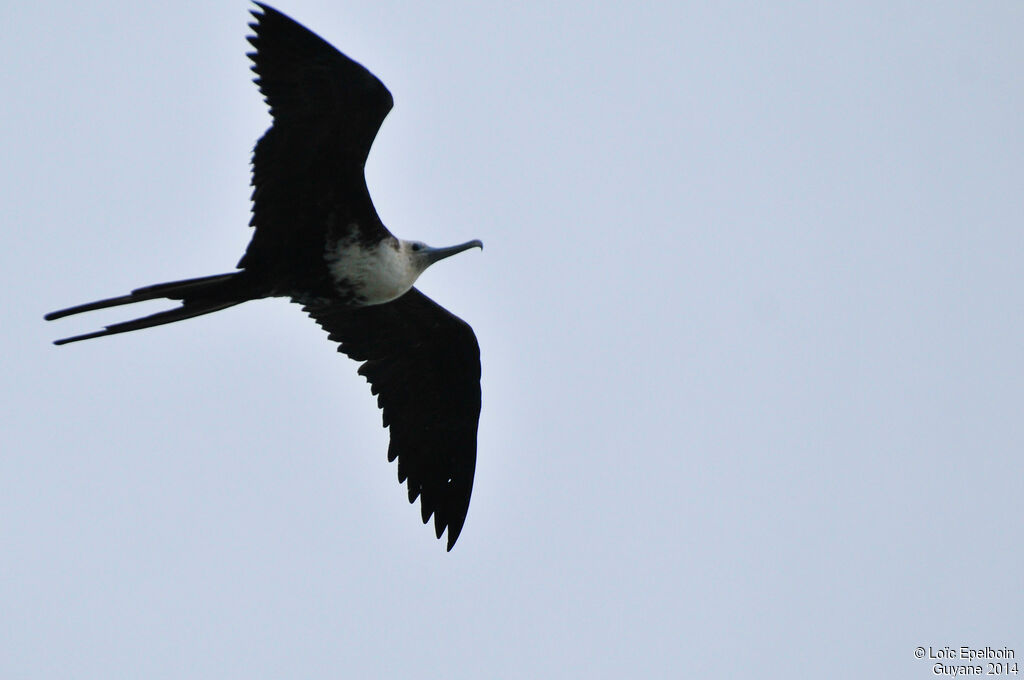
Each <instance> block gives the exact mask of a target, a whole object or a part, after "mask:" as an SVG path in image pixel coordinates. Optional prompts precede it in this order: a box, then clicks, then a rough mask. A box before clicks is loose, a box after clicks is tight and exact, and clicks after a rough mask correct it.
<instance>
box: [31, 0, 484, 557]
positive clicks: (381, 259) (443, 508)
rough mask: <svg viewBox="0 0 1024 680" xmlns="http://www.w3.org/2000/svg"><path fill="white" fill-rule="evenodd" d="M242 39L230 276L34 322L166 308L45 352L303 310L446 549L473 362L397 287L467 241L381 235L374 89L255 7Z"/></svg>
mask: <svg viewBox="0 0 1024 680" xmlns="http://www.w3.org/2000/svg"><path fill="white" fill-rule="evenodd" d="M256 4H257V5H258V6H259V8H260V11H254V12H253V16H255V17H256V22H255V23H253V24H250V26H251V27H252V28H253V29H254V30H255V35H254V36H251V37H250V38H249V41H250V42H251V43H252V45H253V46H254V47H255V49H256V51H255V52H253V53H251V54H250V55H249V56H250V58H251V59H252V60H253V63H254V65H253V70H254V71H255V72H256V74H257V76H258V77H257V79H256V82H257V83H258V84H259V86H260V90H261V91H262V92H263V94H264V96H265V97H266V100H267V103H268V104H269V105H270V112H271V115H272V117H273V120H274V122H273V125H272V126H271V127H270V128H269V129H268V130H267V132H266V133H265V134H264V135H263V136H262V137H261V138H260V140H259V142H257V144H256V149H255V151H254V153H253V216H252V220H251V222H250V224H251V226H253V227H255V231H254V232H253V237H252V240H251V241H250V243H249V246H248V247H247V249H246V252H245V255H244V256H243V257H242V259H241V261H240V262H239V263H238V269H237V271H234V272H230V273H226V274H218V275H214V276H206V277H200V278H196V279H186V280H182V281H173V282H169V283H162V284H156V285H153V286H147V287H145V288H139V289H137V290H134V291H132V293H130V294H128V295H124V296H120V297H115V298H109V299H105V300H99V301H96V302H91V303H87V304H83V305H78V306H76V307H71V308H68V309H64V310H60V311H57V312H53V313H51V314H48V315H47V317H46V318H47V319H57V318H61V317H64V316H69V315H72V314H78V313H81V312H86V311H91V310H95V309H103V308H106V307H113V306H118V305H124V304H130V303H133V302H139V301H143V300H152V299H161V298H166V299H171V300H180V301H181V306H179V307H176V308H174V309H171V310H167V311H165V312H159V313H157V314H153V315H151V316H147V317H143V318H141V319H135V320H133V321H127V322H123V323H118V324H113V325H111V326H108V327H106V328H105V329H104V330H102V331H97V332H94V333H88V334H85V335H79V336H75V337H71V338H66V339H64V340H58V341H57V344H66V343H69V342H76V341H79V340H86V339H89V338H95V337H101V336H105V335H113V334H116V333H124V332H127V331H133V330H138V329H141V328H149V327H151V326H158V325H162V324H166V323H171V322H174V321H180V320H182V319H187V318H191V317H194V316H199V315H202V314H208V313H210V312H215V311H219V310H221V309H225V308H227V307H230V306H233V305H236V304H239V303H242V302H246V301H248V300H254V299H259V298H264V297H286V298H289V299H291V300H292V301H294V302H297V303H299V304H301V305H303V309H304V311H306V312H307V313H308V314H309V315H310V316H312V317H313V318H314V319H315V320H316V321H317V323H319V324H320V325H321V326H322V327H323V328H324V329H325V330H326V331H327V332H328V333H329V334H330V338H331V339H332V340H334V341H337V342H339V343H340V345H341V346H340V347H339V350H340V351H342V352H345V353H346V354H348V355H349V356H350V357H352V358H353V359H356V360H358V361H362V362H364V363H363V365H362V367H361V368H360V370H359V372H360V374H362V375H364V376H365V377H366V378H367V380H368V381H369V382H370V383H371V387H372V391H373V393H374V394H376V395H377V396H378V403H379V405H380V406H381V408H382V409H383V411H384V425H385V426H386V427H389V429H390V432H391V444H390V446H389V450H388V459H389V460H392V461H393V460H395V459H396V458H397V459H398V476H399V481H407V483H408V490H409V500H410V502H412V501H415V500H416V498H420V502H421V510H422V513H421V514H422V518H423V521H424V522H426V521H428V519H429V518H430V517H431V516H433V517H434V525H435V530H436V533H437V536H438V538H440V537H441V535H442V533H443V532H444V530H445V529H446V528H447V530H448V549H449V550H451V548H452V546H453V545H454V544H455V540H456V539H457V538H458V535H459V532H460V531H461V529H462V524H463V522H464V520H465V515H466V510H467V509H468V507H469V498H470V493H471V491H472V485H473V473H474V469H475V462H476V429H477V422H478V420H479V414H480V358H479V357H480V355H479V348H478V346H477V342H476V337H475V335H474V334H473V331H472V329H470V327H469V326H468V325H467V324H466V323H465V322H463V321H462V320H461V319H459V318H457V317H455V316H454V315H452V314H451V313H449V312H448V311H447V310H445V309H444V308H442V307H440V306H438V305H437V304H436V303H434V302H433V301H431V300H430V299H429V298H427V297H426V296H424V295H423V294H422V293H420V292H419V291H417V290H416V289H415V288H413V284H414V283H415V282H416V279H417V278H418V277H419V275H420V274H421V273H423V271H424V270H425V269H426V268H427V267H429V266H430V265H431V264H433V263H434V262H437V261H438V260H440V259H443V258H445V257H448V256H450V255H454V254H456V253H458V252H462V251H464V250H467V249H469V248H473V247H483V246H482V244H481V243H480V242H479V241H469V242H467V243H464V244H461V245H458V246H452V247H450V248H430V247H429V246H426V245H425V244H423V243H420V242H418V241H405V240H402V239H398V238H396V237H395V236H393V235H392V234H391V233H390V232H389V231H388V230H387V229H386V228H385V227H384V225H383V224H382V223H381V220H380V218H379V217H378V215H377V211H376V210H375V208H374V206H373V202H372V201H371V199H370V194H369V190H368V189H367V187H366V180H365V177H364V173H363V167H364V164H365V162H366V157H367V154H368V153H369V150H370V146H371V145H372V143H373V139H374V137H375V136H376V134H377V130H378V128H379V127H380V125H381V123H382V122H383V120H384V117H385V116H386V115H387V114H388V112H389V111H390V110H391V106H392V101H393V100H392V97H391V94H390V92H388V90H387V88H385V87H384V85H383V84H382V83H381V82H380V81H379V80H378V79H377V78H376V77H375V76H373V74H371V73H370V72H369V71H367V70H366V69H365V68H363V67H362V66H360V65H359V64H357V63H356V62H354V61H352V60H351V59H349V58H348V57H346V56H344V55H343V54H341V53H340V52H338V51H337V50H336V49H334V48H333V47H332V46H331V45H329V44H328V43H327V42H325V41H324V40H322V39H321V38H320V37H318V36H317V35H316V34H314V33H312V32H311V31H309V30H308V29H306V28H304V27H303V26H301V25H300V24H298V23H296V22H295V21H293V20H292V19H290V18H288V17H286V16H285V15H283V14H281V13H280V12H277V11H276V10H274V9H272V8H270V7H268V6H266V5H263V4H260V3H256Z"/></svg>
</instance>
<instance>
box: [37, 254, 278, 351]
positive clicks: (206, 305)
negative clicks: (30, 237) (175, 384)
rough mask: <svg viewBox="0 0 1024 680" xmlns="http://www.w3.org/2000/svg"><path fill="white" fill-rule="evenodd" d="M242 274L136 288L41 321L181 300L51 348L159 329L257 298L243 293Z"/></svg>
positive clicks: (203, 277) (244, 288)
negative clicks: (121, 306)
mask: <svg viewBox="0 0 1024 680" xmlns="http://www.w3.org/2000/svg"><path fill="white" fill-rule="evenodd" d="M244 274H245V272H232V273H230V274H215V275H214V276H202V277H199V278H197V279H185V280H183V281H170V282H168V283H157V284H155V285H152V286H146V287H145V288H138V289H136V290H133V291H132V292H131V293H129V294H128V295H122V296H121V297H115V298H107V299H106V300H97V301H96V302H87V303H85V304H83V305H76V306H75V307H68V308H67V309H61V310H58V311H56V312H50V313H49V314H47V315H46V316H45V317H44V318H45V319H46V320H47V321H53V320H54V319H60V318H63V317H65V316H71V315H72V314H81V313H82V312H91V311H93V310H95V309H105V308H107V307H117V306H119V305H130V304H132V303H133V302H143V301H145V300H159V299H168V300H181V306H180V307H176V308H174V309H168V310H167V311H164V312H157V313H156V314H151V315H149V316H144V317H142V318H140V319H134V320H132V321H124V322H122V323H115V324H113V325H110V326H107V327H106V328H104V329H103V330H101V331H96V332H94V333H86V334H84V335H76V336H74V337H70V338H63V339H62V340H56V341H55V342H54V343H53V344H55V345H66V344H67V343H69V342H78V341H79V340H89V339H90V338H99V337H103V336H104V335H114V334H116V333H127V332H128V331H137V330H140V329H142V328H150V327H152V326H161V325H163V324H165V323H173V322H175V321H181V320H183V319H191V318H192V317H194V316H201V315H203V314H209V313H210V312H217V311H220V310H222V309H227V308H228V307H232V306H234V305H237V304H240V303H242V302H245V301H247V300H251V299H253V298H255V297H259V296H257V295H253V294H252V291H247V290H246V289H247V286H245V285H244V282H243V281H244V280H243V278H242V277H243V275H244Z"/></svg>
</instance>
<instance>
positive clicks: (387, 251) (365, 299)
mask: <svg viewBox="0 0 1024 680" xmlns="http://www.w3.org/2000/svg"><path fill="white" fill-rule="evenodd" d="M324 258H325V259H326V261H327V268H328V269H329V270H330V272H331V276H332V277H333V278H334V280H335V281H336V282H337V283H338V285H339V286H340V287H341V288H344V289H347V290H350V291H351V292H352V294H353V295H355V297H356V299H357V301H358V302H359V303H361V304H364V305H379V304H383V303H385V302H390V301H391V300H394V299H395V298H398V297H401V296H402V295H404V294H405V293H406V292H408V290H409V289H410V288H412V284H414V283H415V282H416V275H417V273H416V272H414V271H413V269H412V267H410V266H409V260H408V258H407V257H405V254H404V253H402V251H401V250H399V245H398V243H396V242H394V241H391V240H386V241H382V242H380V243H379V244H377V245H375V246H373V247H369V248H364V247H363V246H362V245H360V243H359V242H358V240H357V239H351V240H347V241H339V242H338V243H336V244H334V247H332V248H329V249H328V250H327V252H326V253H325V254H324Z"/></svg>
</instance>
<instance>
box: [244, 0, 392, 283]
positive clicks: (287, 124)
mask: <svg viewBox="0 0 1024 680" xmlns="http://www.w3.org/2000/svg"><path fill="white" fill-rule="evenodd" d="M256 4H257V5H258V6H259V8H260V11H253V13H252V14H253V16H254V17H255V18H256V21H255V22H254V23H251V24H249V26H250V27H251V28H252V29H253V31H254V32H255V35H252V36H250V37H249V42H250V43H251V44H252V46H253V47H254V48H255V52H252V53H250V54H249V58H250V59H252V62H253V66H252V70H253V71H254V72H255V73H256V75H257V77H256V79H255V82H256V84H258V85H259V88H260V92H262V93H263V95H264V97H265V98H266V101H267V104H268V105H269V107H270V114H271V116H272V117H273V119H274V123H273V125H272V126H271V127H270V129H268V130H267V132H266V133H265V134H264V135H263V137H262V138H260V140H259V142H258V143H257V144H256V149H255V151H254V153H253V177H252V183H253V215H252V221H251V223H250V224H251V226H254V227H256V232H255V233H254V234H253V238H252V242H251V243H250V244H249V247H248V249H247V250H246V253H245V256H244V257H243V258H242V261H241V262H240V263H239V266H240V267H263V268H264V269H269V270H271V271H272V270H273V268H274V266H275V265H276V264H278V263H280V262H282V261H304V262H319V261H320V260H321V259H322V258H323V248H324V242H325V236H326V232H327V231H328V230H329V229H338V230H344V229H347V228H348V227H349V225H351V224H357V225H359V228H360V231H361V233H362V234H363V235H364V236H365V237H367V238H379V237H381V236H384V235H386V233H387V232H386V230H385V229H384V226H383V225H382V224H381V223H380V219H379V218H378V217H377V213H376V211H375V210H374V208H373V203H372V201H371V200H370V194H369V192H368V191H367V189H366V180H365V178H364V176H363V166H364V165H365V163H366V157H367V154H369V152H370V147H371V145H372V144H373V140H374V138H375V137H376V136H377V131H378V130H379V129H380V126H381V123H382V122H384V118H385V116H387V115H388V112H389V111H390V110H391V107H392V105H393V103H394V100H393V99H392V97H391V93H390V92H388V89H387V88H386V87H384V84H383V83H381V82H380V81H379V80H378V79H377V78H376V77H375V76H374V75H373V74H372V73H370V72H369V71H367V70H366V69H365V68H363V67H362V66H361V65H360V64H358V63H356V62H354V61H352V60H351V59H349V58H348V57H346V56H345V55H344V54H342V53H341V52H339V51H338V50H337V49H335V48H334V47H332V46H331V45H330V44H329V43H328V42H326V41H325V40H323V39H322V38H321V37H320V36H318V35H316V34H315V33H313V32H312V31H310V30H309V29H307V28H306V27H305V26H302V25H301V24H299V23H298V22H296V21H294V20H293V19H291V18H289V17H287V16H285V15H284V14H281V13H280V12H278V11H277V10H275V9H273V8H272V7H268V6H267V5H264V4H261V3H256ZM282 253H287V254H288V255H289V257H282ZM281 274H285V273H284V272H281Z"/></svg>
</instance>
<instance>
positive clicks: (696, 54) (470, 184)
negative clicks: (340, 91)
mask: <svg viewBox="0 0 1024 680" xmlns="http://www.w3.org/2000/svg"><path fill="white" fill-rule="evenodd" d="M279 8H280V9H282V10H283V11H285V12H286V13H288V14H290V15H292V16H293V17H295V18H296V19H298V20H299V21H301V22H303V23H304V24H306V25H307V26H309V27H311V28H312V29H313V30H315V31H317V32H318V33H320V34H321V35H323V36H324V37H325V38H326V39H328V40H329V41H330V42H332V43H333V44H335V45H336V46H338V47H339V48H341V49H342V50H343V51H345V52H346V53H348V54H349V55H350V56H352V57H353V58H355V59H356V60H358V61H360V62H362V63H363V64H365V65H366V66H367V67H368V68H370V70H372V71H373V72H374V73H376V74H377V75H378V76H379V77H380V78H381V79H382V80H383V81H384V82H385V83H386V84H387V86H388V87H389V88H390V89H391V91H392V93H393V94H394V97H395V102H396V104H395V108H394V110H393V111H392V112H391V114H390V116H389V117H388V119H387V120H386V121H385V123H384V125H383V127H382V130H381V133H380V135H379V137H378V139H377V142H376V144H375V145H374V148H373V151H372V153H371V155H370V160H369V164H368V168H367V175H368V181H369V185H370V190H371V192H372V194H373V197H374V200H375V202H376V205H377V208H378V211H379V212H380V214H381V216H382V218H383V219H384V222H385V224H387V225H388V226H389V227H390V228H391V229H392V231H394V232H395V233H396V234H398V235H399V236H402V237H406V238H416V239H422V240H424V241H427V242H428V243H431V244H435V245H446V244H451V243H459V242H462V241H465V240H468V239H470V238H480V239H482V240H483V241H484V243H485V244H486V249H485V250H484V251H483V252H482V253H481V252H477V251H474V252H472V253H467V254H464V255H460V256H459V257H457V258H454V259H452V260H448V261H446V262H444V263H443V264H442V265H439V266H437V267H436V268H434V269H431V270H430V271H429V272H428V273H427V274H425V275H424V276H423V278H422V279H421V280H420V284H419V287H420V288H421V289H422V290H423V291H424V292H426V293H427V294H428V295H430V296H432V297H434V298H435V299H436V300H438V301H439V302H440V303H442V304H443V305H445V306H446V307H448V308H449V309H451V310H452V311H453V312H455V313H456V314H458V315H460V316H461V317H463V318H464V319H466V320H467V321H468V322H469V323H471V324H472V326H473V328H474V329H475V331H476V333H477V335H478V337H479V341H480V345H481V348H482V357H483V394H484V397H483V398H484V407H483V414H482V418H481V422H480V448H479V461H478V466H477V476H476V484H475V488H474V494H473V502H472V506H471V508H470V513H469V518H468V520H467V523H466V526H465V529H464V531H463V533H462V536H461V538H460V540H459V543H458V544H457V545H456V547H455V550H454V551H453V552H452V553H450V554H447V553H445V551H444V544H443V543H442V542H440V541H437V540H435V539H434V537H433V534H432V532H431V530H430V529H429V528H426V527H424V526H422V525H421V524H420V521H419V508H418V506H415V507H413V506H410V505H408V504H407V502H406V500H405V492H404V490H403V489H402V488H401V487H399V485H398V483H397V481H396V472H395V467H394V465H389V464H388V463H387V461H386V455H385V452H386V448H387V432H386V431H385V430H383V429H382V428H381V427H380V415H379V413H378V411H377V410H376V407H375V402H374V399H373V398H372V397H371V396H370V394H369V389H368V387H367V386H366V384H365V383H364V381H363V379H362V378H360V377H359V376H357V375H356V368H357V365H356V364H355V363H354V362H352V361H350V360H348V359H346V358H345V357H344V356H342V355H340V354H338V353H337V352H336V351H335V347H334V346H333V345H332V344H331V343H329V342H328V341H327V340H326V335H325V334H324V333H323V332H322V331H321V330H320V329H319V328H318V327H317V326H316V325H315V324H314V323H313V322H312V321H311V320H310V319H308V318H306V317H305V316H304V315H303V314H301V313H300V311H299V308H298V307H297V306H295V305H290V304H288V303H286V302H285V301H280V300H275V301H261V302H257V303H250V304H247V305H244V306H242V307H237V308H234V309H231V310H228V311H225V312H221V313H218V314H216V315H212V316H208V317H204V318H200V319H195V320H192V321H188V322H184V323H180V324H176V325H173V326H165V327H163V328H160V329H154V330H148V331H144V332H141V333H134V334H127V335H121V336H118V337H116V338H107V339H103V340H97V341H91V342H88V343H82V344H78V345H72V346H69V347H63V348H56V347H53V346H52V345H51V344H50V342H51V341H52V340H54V339H56V338H58V337H65V336H68V335H73V334H76V333H80V332H86V331H90V330H94V329H96V328H99V327H101V326H102V325H104V324H105V323H110V322H113V321H120V320H124V319H126V318H133V317H134V316H139V315H142V314H145V313H150V312H152V311H155V310H157V309H159V308H161V307H160V305H159V304H152V305H149V306H142V307H141V308H135V309H132V308H123V309H119V310H108V311H107V312H98V313H94V314H90V315H86V316H83V317H76V318H72V319H66V320H62V321H60V322H55V323H46V322H44V321H43V320H42V316H43V314H44V313H45V312H47V311H51V310H53V309H57V308H61V307H65V306H68V305H71V304H75V303H79V302H84V301H88V300H93V299H96V298H101V297H107V296H112V295H119V294H123V293H125V292H127V291H129V290H131V289H132V288H134V287H138V286H141V285H145V284H150V283H155V282H160V281H166V280H173V279H178V278H184V277H191V276H199V275H204V274H212V273H218V272H223V271H228V270H230V269H231V268H232V267H233V266H234V264H235V263H236V262H237V260H238V258H239V257H240V255H241V253H242V251H243V249H244V247H245V244H246V243H247V242H248V239H249V230H248V228H247V227H246V224H247V221H248V217H249V215H248V211H249V187H248V181H249V175H248V173H249V165H248V162H249V155H250V152H251V149H252V145H253V143H254V142H255V140H256V138H257V137H258V136H259V135H260V134H262V132H263V131H264V129H265V128H266V127H267V125H268V124H269V117H268V115H267V113H266V110H265V107H264V105H263V103H262V101H261V99H260V96H259V95H258V93H257V91H256V88H255V87H254V86H253V85H252V84H251V82H250V77H251V74H250V73H249V71H248V62H247V59H246V57H245V52H246V51H247V48H248V45H247V43H246V42H245V36H246V35H247V33H248V29H247V28H246V22H247V21H248V19H249V17H248V15H247V13H246V12H247V10H248V9H249V6H247V5H246V4H245V3H244V2H242V1H241V0H238V1H234V0H232V1H230V2H216V3H210V2H200V1H198V0H192V1H183V2H176V3H171V4H167V3H153V2H144V3H139V2H86V3H83V2H45V1H40V2H17V3H16V2H11V1H5V2H2V3H0V59H2V61H3V63H4V64H5V66H4V68H3V69H2V70H0V90H2V92H3V97H2V100H0V158H2V159H3V160H2V161H0V187H2V188H0V223H2V225H3V230H4V231H3V233H4V244H5V245H4V247H3V248H2V249H0V283H2V286H3V290H4V310H5V312H4V316H3V318H4V328H3V332H2V333H0V343H2V347H0V350H2V356H3V357H4V359H3V364H2V365H3V390H2V393H0V397H2V400H3V403H2V410H0V418H2V431H3V435H2V449H3V453H2V455H0V677H3V678H5V680H16V679H17V680H20V679H22V678H26V679H27V678H32V679H35V678H45V679H49V678H72V677H73V678H76V679H81V678H103V679H109V678H147V679H162V678H168V679H170V678H186V677H187V678H232V677H235V678H242V677H244V678H283V677H306V678H327V677H353V678H358V677H365V678H370V677H417V678H455V679H459V678H492V677H493V678H523V679H532V678H568V677H596V678H677V677H701V678H704V677H736V676H747V675H755V674H756V675H757V676H759V677H834V678H853V677H879V678H926V677H934V676H933V675H932V670H931V668H932V664H933V663H934V661H927V660H925V661H918V660H916V659H915V658H914V653H913V652H914V648H915V647H916V646H919V645H922V646H926V647H927V646H935V647H939V646H943V645H951V646H957V647H958V646H960V645H975V646H985V645H989V646H992V647H1002V646H1008V647H1011V648H1013V649H1015V650H1016V652H1017V655H1018V659H1019V658H1020V657H1021V656H1022V655H1024V632H1022V630H1024V629H1022V627H1021V612H1022V611H1024V569H1022V568H1021V564H1022V557H1024V552H1022V540H1024V526H1022V516H1024V512H1022V511H1024V502H1022V500H1021V492H1022V488H1021V485H1022V479H1024V418H1022V411H1024V382H1022V375H1024V359H1022V356H1024V354H1022V349H1024V286H1022V280H1021V270H1022V264H1024V163H1022V159H1024V134H1022V129H1024V126H1022V115H1024V79H1022V76H1021V73H1022V70H1021V68H1022V63H1024V62H1022V58H1024V48H1022V39H1021V37H1022V36H1024V3H1021V2H1019V1H1018V0H1007V1H1002V2H997V1H991V0H984V1H981V2H966V1H964V2H940V1H935V2H914V3H907V2H899V1H896V2H894V1H893V0H885V1H884V2H851V3H810V2H783V3H764V2H753V1H752V2H724V3H683V2H664V3H646V4H641V5H638V4H636V3H591V2H586V3H585V2H576V1H567V2H559V3H550V2H506V3H475V2H453V3H441V4H438V3H410V2H407V1H404V0H403V1H398V0H374V1H373V2H361V1H353V2H329V1H327V0H321V1H313V0H289V1H288V2H286V3H284V4H281V5H279Z"/></svg>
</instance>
